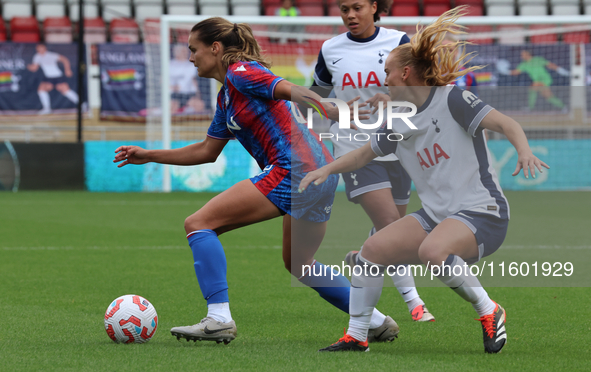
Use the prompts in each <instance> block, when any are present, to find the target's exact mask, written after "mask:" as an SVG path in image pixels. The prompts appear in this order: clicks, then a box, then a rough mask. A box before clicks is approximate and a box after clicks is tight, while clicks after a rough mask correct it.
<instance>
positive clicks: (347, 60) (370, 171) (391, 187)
mask: <svg viewBox="0 0 591 372" xmlns="http://www.w3.org/2000/svg"><path fill="white" fill-rule="evenodd" d="M337 1H338V4H339V6H340V9H341V17H342V18H343V23H344V24H345V26H346V27H347V28H348V29H349V32H347V33H344V34H341V35H339V36H336V37H334V38H332V39H330V40H327V41H326V42H325V43H324V44H323V45H322V49H321V50H320V52H319V54H318V62H317V65H316V69H315V72H314V84H313V86H319V87H320V88H316V89H314V90H315V91H316V92H318V93H319V94H320V95H324V96H328V95H329V93H330V91H331V90H333V92H334V94H335V95H336V97H337V98H339V99H342V100H344V101H349V100H352V99H353V98H355V97H361V100H362V101H365V102H366V103H367V104H369V105H372V106H375V107H377V105H378V102H379V101H380V96H381V97H382V100H388V95H387V94H388V90H387V89H386V87H384V86H383V82H384V80H385V78H386V74H385V73H384V61H385V60H386V56H387V55H388V53H390V51H391V50H392V49H394V48H396V47H397V46H399V45H403V44H405V43H408V42H409V38H408V36H407V35H406V34H405V33H404V32H401V31H396V30H392V29H387V28H382V27H376V25H375V22H377V21H379V20H380V14H381V13H387V12H388V10H389V9H390V6H391V5H392V0H337ZM321 88H325V89H321ZM333 88H334V89H333ZM364 113H369V112H368V111H364ZM377 121H378V113H376V112H375V110H374V113H373V114H371V115H369V118H367V120H362V123H376V122H377ZM375 131H376V129H359V130H348V129H340V130H339V128H338V125H333V126H332V127H331V134H332V135H333V137H332V138H331V139H332V142H333V145H334V155H335V157H337V158H338V157H341V156H343V155H344V154H347V153H348V152H351V151H353V150H355V149H357V148H360V147H361V146H363V145H364V144H365V142H362V141H356V140H355V138H358V137H359V136H357V137H351V138H349V136H354V135H355V134H357V133H360V132H361V133H366V134H368V135H371V134H372V133H373V132H375ZM343 179H344V181H345V189H346V192H347V197H348V199H349V200H350V201H352V202H353V203H358V204H361V206H362V207H363V210H365V212H366V213H367V215H368V216H369V218H370V219H371V221H372V223H373V225H374V227H373V228H372V229H371V231H370V235H371V234H373V233H375V232H376V230H377V231H379V230H381V229H382V228H384V227H386V226H388V225H389V224H391V223H392V222H394V221H396V220H397V219H399V218H400V217H403V216H404V215H405V214H406V206H407V204H408V202H409V200H410V184H411V180H410V177H409V176H408V173H406V171H405V170H404V169H403V168H402V166H401V165H400V162H399V161H398V158H397V157H396V156H395V155H394V154H390V155H388V156H385V157H383V158H379V159H376V160H374V161H371V162H370V163H368V164H367V165H366V166H364V167H363V168H360V169H356V170H355V171H353V172H345V173H343ZM356 254H357V251H352V252H349V254H348V255H347V257H346V260H347V262H348V263H349V264H350V265H353V264H354V261H355V259H354V257H355V255H356ZM392 279H393V281H394V285H396V287H397V289H398V291H399V292H400V294H401V295H402V298H403V299H404V301H405V302H406V304H407V306H408V310H409V312H410V313H411V315H412V319H413V320H415V321H421V322H426V321H435V318H434V317H433V315H432V314H431V313H429V311H428V310H427V309H426V308H425V303H424V302H423V300H421V298H420V297H419V294H418V292H417V290H416V288H415V283H414V278H413V276H412V274H411V273H410V271H408V272H407V274H406V275H404V276H393V277H392Z"/></svg>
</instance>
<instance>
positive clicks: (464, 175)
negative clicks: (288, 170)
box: [300, 7, 548, 353]
mask: <svg viewBox="0 0 591 372" xmlns="http://www.w3.org/2000/svg"><path fill="white" fill-rule="evenodd" d="M463 14H464V8H463V7H459V8H455V9H452V10H450V11H448V12H446V13H444V14H443V15H442V16H441V17H439V18H438V19H437V20H436V21H435V22H434V23H432V24H431V25H429V26H428V27H426V28H425V29H423V30H422V31H420V32H419V33H417V34H416V35H415V36H414V37H413V39H412V40H411V42H410V43H409V44H405V45H402V46H400V47H398V48H396V49H394V50H393V51H392V52H391V53H390V55H389V56H388V59H387V60H386V66H385V69H386V74H387V77H386V85H387V86H388V89H389V91H390V97H391V98H392V100H396V101H403V100H404V101H408V102H411V103H413V104H415V105H416V106H417V107H418V111H417V113H416V114H415V115H414V116H412V117H409V119H410V120H411V122H412V123H413V124H414V125H415V126H416V127H417V129H411V128H410V127H409V126H407V125H406V124H405V123H403V122H402V121H401V120H394V121H393V122H392V129H388V127H387V126H382V128H381V129H380V132H379V133H381V135H380V136H374V137H373V138H372V141H371V143H368V144H366V145H365V146H363V147H362V148H360V149H357V150H355V151H352V152H350V153H348V154H346V155H344V156H342V157H340V158H339V159H337V160H336V161H334V162H332V163H330V164H328V165H326V166H324V167H322V168H320V169H319V170H316V171H313V172H310V173H308V174H307V175H306V177H305V178H304V179H303V180H302V183H301V185H300V190H306V188H307V187H309V185H315V186H318V185H321V184H322V183H323V182H324V180H326V179H327V178H328V177H329V176H330V175H331V174H337V173H340V172H347V171H353V170H354V169H357V168H360V167H362V166H364V165H365V164H367V163H369V162H370V161H371V160H372V159H374V158H375V157H377V156H384V155H387V154H390V153H396V155H397V156H398V158H399V159H400V162H401V163H402V165H403V166H404V168H405V169H406V170H407V171H408V173H409V174H410V176H411V178H412V180H413V181H414V182H415V185H416V188H417V193H418V195H419V197H420V199H421V201H422V205H423V208H421V209H420V210H418V211H417V212H414V213H411V214H410V215H408V216H406V217H404V218H402V219H400V220H398V221H396V222H394V223H392V224H391V225H389V226H387V227H385V228H384V229H382V230H380V231H378V232H377V233H376V234H375V235H373V236H371V237H370V238H369V239H368V240H367V241H366V242H365V244H364V245H363V249H362V251H361V252H360V253H359V254H358V256H357V264H358V265H366V267H367V265H370V266H375V269H374V270H370V269H369V267H368V269H367V270H361V272H359V271H358V272H357V274H356V275H354V276H353V278H352V281H351V282H352V284H351V285H352V288H351V309H350V316H351V318H350V322H349V329H348V331H347V333H346V334H345V336H344V337H343V338H341V339H340V340H339V341H338V342H336V343H335V344H333V345H331V346H329V347H327V348H325V349H322V351H340V350H354V351H367V350H368V347H367V343H366V341H365V339H366V332H367V319H368V315H369V314H371V311H372V309H373V307H374V306H375V305H376V303H377V301H378V299H379V297H380V295H381V292H382V285H383V277H382V276H381V275H383V273H384V269H385V265H392V264H394V265H399V264H425V265H427V268H428V269H430V270H431V272H432V274H433V275H434V276H437V277H438V278H439V279H440V280H441V281H442V282H443V283H445V284H446V285H448V286H449V287H451V288H452V289H453V290H454V291H455V292H456V293H457V294H459V295H460V296H461V297H462V298H463V299H465V300H466V301H468V302H470V303H471V304H472V305H473V307H474V309H475V310H476V312H477V313H478V315H479V316H480V319H478V320H479V321H480V322H481V323H482V329H483V339H484V349H485V351H486V352H488V353H497V352H499V351H501V349H502V347H503V346H504V344H505V342H506V341H507V333H506V332H505V311H504V309H503V308H502V307H501V306H500V305H498V304H496V303H495V302H494V301H492V300H491V299H490V298H489V297H488V294H487V292H486V291H485V290H484V289H483V288H482V286H481V285H480V282H479V281H478V279H477V278H476V277H474V276H472V275H470V272H469V271H467V272H466V264H467V263H469V264H471V263H474V262H477V261H478V260H480V259H481V258H482V257H485V256H488V255H490V254H492V253H494V252H495V251H496V250H497V249H498V248H499V246H500V245H501V243H502V242H503V240H504V239H505V235H506V232H507V225H508V222H509V205H508V203H507V199H506V198H505V196H504V195H503V192H502V191H501V188H500V187H499V182H498V179H497V175H496V173H495V171H494V169H493V167H492V165H491V162H490V154H489V153H488V149H487V146H486V141H485V139H484V135H483V133H482V131H483V129H484V128H486V129H490V130H494V131H496V132H500V133H503V134H504V135H506V136H507V138H508V139H509V141H510V142H511V144H513V146H515V148H516V150H517V153H518V160H517V166H516V168H515V172H513V176H515V175H517V174H519V172H520V170H521V169H523V172H524V175H525V177H526V178H527V177H528V175H529V174H531V175H532V176H533V177H535V170H536V169H538V171H540V172H542V167H546V168H548V166H547V165H546V164H545V163H544V162H542V161H541V160H539V159H538V158H537V157H535V156H534V155H533V153H532V151H531V149H530V147H529V144H528V142H527V138H526V137H525V133H524V132H523V130H522V129H521V127H520V126H519V124H518V123H517V122H515V121H514V120H513V119H511V118H509V117H507V116H505V115H503V114H501V113H500V112H498V111H496V110H494V109H493V108H492V107H490V106H489V105H487V104H485V103H484V102H482V100H480V99H479V98H478V97H477V96H476V95H474V94H473V93H472V92H469V91H463V90H461V89H459V88H458V87H455V86H447V84H448V83H449V82H451V81H454V80H455V79H457V78H458V76H460V75H462V74H465V73H467V72H468V71H470V70H474V69H476V68H479V66H476V67H470V68H467V69H464V70H460V69H459V67H460V65H461V64H462V63H463V61H464V60H465V57H466V56H465V55H462V56H461V58H460V59H459V60H457V61H456V60H454V58H453V53H454V51H453V49H455V48H457V47H458V45H460V44H461V43H460V42H458V43H457V44H456V46H455V48H452V50H450V49H448V48H447V47H446V46H444V45H441V41H442V39H443V37H444V35H445V33H446V32H451V33H460V31H459V30H458V28H457V27H458V26H455V24H454V22H455V20H456V19H457V18H458V17H459V16H461V15H463ZM397 110H404V109H397ZM400 135H402V137H403V139H402V140H400ZM376 269H377V270H376ZM458 272H459V274H458ZM376 273H377V276H376Z"/></svg>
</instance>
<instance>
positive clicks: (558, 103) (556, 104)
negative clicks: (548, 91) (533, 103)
mask: <svg viewBox="0 0 591 372" xmlns="http://www.w3.org/2000/svg"><path fill="white" fill-rule="evenodd" d="M548 102H550V103H551V104H552V106H554V107H558V108H563V107H564V103H563V102H562V100H561V99H560V98H558V97H555V96H552V97H550V98H548Z"/></svg>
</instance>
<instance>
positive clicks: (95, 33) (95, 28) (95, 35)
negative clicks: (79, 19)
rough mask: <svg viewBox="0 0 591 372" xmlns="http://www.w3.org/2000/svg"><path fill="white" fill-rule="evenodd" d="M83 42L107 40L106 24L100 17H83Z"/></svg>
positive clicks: (100, 42) (91, 42)
mask: <svg viewBox="0 0 591 372" xmlns="http://www.w3.org/2000/svg"><path fill="white" fill-rule="evenodd" d="M84 42H85V43H89V44H102V43H106V42H107V26H105V21H103V19H102V18H84Z"/></svg>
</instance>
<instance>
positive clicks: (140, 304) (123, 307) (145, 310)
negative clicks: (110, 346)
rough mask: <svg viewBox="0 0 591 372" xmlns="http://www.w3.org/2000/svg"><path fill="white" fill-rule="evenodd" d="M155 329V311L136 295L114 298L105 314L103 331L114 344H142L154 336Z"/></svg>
mask: <svg viewBox="0 0 591 372" xmlns="http://www.w3.org/2000/svg"><path fill="white" fill-rule="evenodd" d="M157 327H158V314H156V309H155V308H154V306H152V304H151V303H149V302H148V300H146V299H145V298H143V297H141V296H138V295H125V296H121V297H118V298H116V299H115V301H113V302H112V303H111V304H110V305H109V307H108V308H107V311H106V312H105V330H106V331H107V334H108V335H109V337H111V340H113V341H115V342H116V343H120V342H123V343H126V344H130V343H136V344H142V343H144V342H147V341H148V340H150V339H151V338H152V336H154V333H156V328H157Z"/></svg>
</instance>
